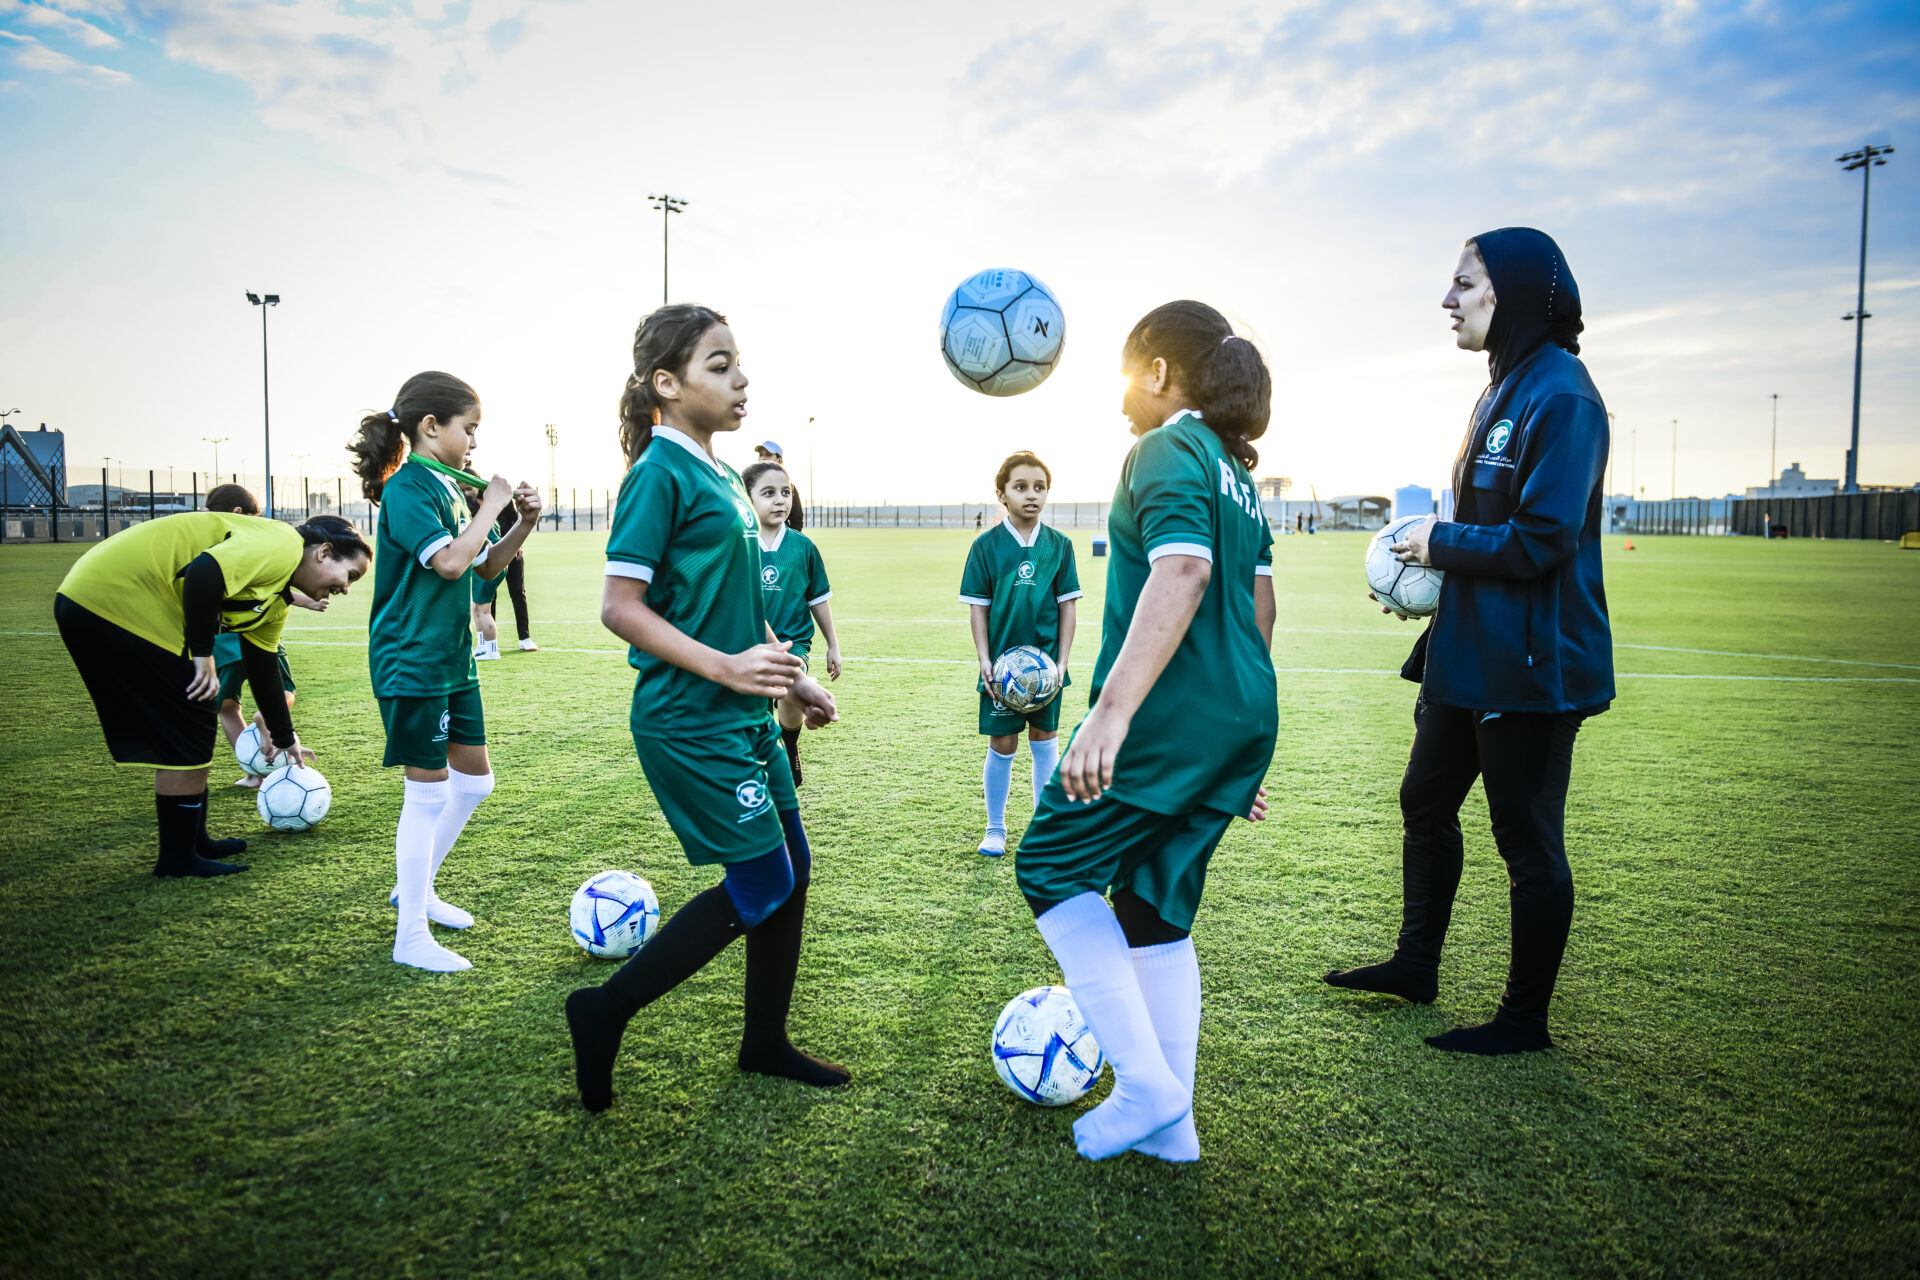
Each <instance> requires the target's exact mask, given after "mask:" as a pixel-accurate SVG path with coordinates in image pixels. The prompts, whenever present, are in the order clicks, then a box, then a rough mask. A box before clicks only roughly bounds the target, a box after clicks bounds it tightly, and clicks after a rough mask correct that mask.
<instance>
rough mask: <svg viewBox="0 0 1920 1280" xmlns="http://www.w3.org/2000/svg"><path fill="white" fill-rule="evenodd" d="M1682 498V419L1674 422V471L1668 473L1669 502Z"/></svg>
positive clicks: (1676, 419)
mask: <svg viewBox="0 0 1920 1280" xmlns="http://www.w3.org/2000/svg"><path fill="white" fill-rule="evenodd" d="M1679 496H1680V419H1678V418H1675V419H1674V420H1673V469H1672V470H1670V471H1669V472H1667V501H1668V502H1672V501H1673V500H1674V499H1675V498H1677V497H1679Z"/></svg>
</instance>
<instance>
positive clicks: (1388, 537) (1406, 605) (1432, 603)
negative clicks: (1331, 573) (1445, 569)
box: [1367, 516, 1446, 618]
mask: <svg viewBox="0 0 1920 1280" xmlns="http://www.w3.org/2000/svg"><path fill="white" fill-rule="evenodd" d="M1427 518H1428V517H1426V516H1401V517H1400V518H1399V519H1398V520H1394V521H1391V522H1389V523H1388V525H1387V527H1386V528H1384V529H1382V530H1381V531H1380V532H1378V533H1376V534H1374V535H1373V541H1371V542H1369V543H1368V544H1367V590H1369V591H1371V592H1373V594H1374V595H1375V596H1377V597H1379V600H1380V603H1381V604H1384V605H1386V606H1387V607H1388V608H1390V609H1397V610H1399V611H1400V612H1401V613H1404V614H1406V615H1407V616H1408V617H1409V618H1424V617H1426V616H1427V615H1429V614H1431V613H1432V612H1433V611H1434V610H1435V609H1438V608H1439V607H1440V580H1441V579H1442V578H1443V577H1445V576H1446V575H1445V574H1443V573H1441V572H1440V570H1438V569H1433V568H1429V567H1428V566H1426V565H1420V564H1401V563H1400V561H1399V559H1398V558H1397V557H1395V556H1394V554H1393V552H1391V551H1389V550H1387V548H1388V547H1389V546H1391V545H1392V544H1394V543H1396V542H1401V541H1403V540H1405V538H1406V534H1407V530H1408V529H1411V528H1412V527H1413V526H1414V525H1416V524H1419V523H1420V522H1421V521H1422V520H1425V519H1427Z"/></svg>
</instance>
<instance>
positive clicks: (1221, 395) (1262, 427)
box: [1120, 299, 1273, 471]
mask: <svg viewBox="0 0 1920 1280" xmlns="http://www.w3.org/2000/svg"><path fill="white" fill-rule="evenodd" d="M1156 356H1158V357H1159V358H1160V359H1162V360H1165V361H1166V362H1167V367H1168V368H1169V369H1172V370H1174V371H1175V373H1176V375H1177V376H1178V378H1179V381H1180V385H1181V386H1183V387H1185V388H1186V390H1187V393H1188V394H1189V395H1191V396H1192V397H1193V398H1194V400H1195V401H1197V402H1198V403H1199V406H1200V420H1201V421H1202V422H1204V423H1206V424H1207V427H1208V429H1210V430H1211V431H1212V432H1213V434H1215V435H1217V436H1219V437H1220V444H1221V446H1222V447H1223V448H1225V449H1226V451H1227V452H1228V453H1230V454H1232V455H1233V456H1234V457H1235V458H1238V459H1239V460H1240V462H1241V464H1242V465H1243V466H1245V467H1246V468H1247V470H1249V471H1251V470H1253V468H1254V466H1255V465H1256V464H1257V463H1258V462H1259V461H1260V455H1259V453H1258V452H1257V451H1255V449H1254V447H1253V441H1255V440H1258V439H1259V438H1260V437H1261V436H1263V435H1265V434H1266V432H1267V419H1268V417H1269V416H1270V415H1271V414H1272V412H1273V377H1272V375H1270V374H1269V373H1268V372H1267V362H1266V361H1265V360H1263V359H1261V358H1260V351H1259V349H1258V348H1256V347H1255V346H1254V345H1253V344H1252V343H1251V342H1248V341H1247V340H1246V339H1245V338H1241V337H1236V336H1234V332H1233V326H1232V325H1230V324H1228V323H1227V318H1226V317H1225V316H1223V315H1221V314H1220V313H1219V312H1218V311H1215V310H1214V309H1213V308H1212V307H1210V306H1208V305H1207V304H1206V303H1204V302H1194V301H1192V300H1190V299H1182V300H1181V301H1179V302H1168V303H1163V304H1162V305H1160V306H1157V307H1155V308H1154V309H1153V310H1151V311H1149V312H1147V314H1146V315H1144V316H1142V317H1141V318H1140V323H1138V324H1136V325H1134V326H1133V332H1132V333H1129V334H1128V335H1127V344H1126V346H1125V347H1123V348H1121V353H1120V360H1121V363H1122V364H1124V365H1125V366H1127V367H1128V368H1138V367H1140V366H1141V365H1144V364H1147V363H1149V362H1150V361H1152V360H1153V359H1154V357H1156Z"/></svg>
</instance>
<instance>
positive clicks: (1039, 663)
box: [993, 644, 1060, 716]
mask: <svg viewBox="0 0 1920 1280" xmlns="http://www.w3.org/2000/svg"><path fill="white" fill-rule="evenodd" d="M993 696H994V700H995V701H997V702H998V703H999V704H1000V705H1001V706H1003V707H1005V708H1007V709H1008V710H1009V711H1014V712H1017V713H1018V714H1020V715H1023V716H1024V715H1030V714H1032V713H1033V712H1035V711H1038V710H1040V708H1042V707H1044V706H1046V705H1047V704H1048V703H1049V702H1052V701H1053V700H1054V699H1055V698H1057V697H1059V696H1060V664H1059V663H1057V662H1055V661H1054V660H1053V659H1052V658H1050V657H1048V656H1047V655H1046V653H1044V652H1043V651H1041V650H1039V649H1036V648H1034V647H1033V646H1032V645H1030V644H1017V645H1015V646H1013V648H1011V649H1009V650H1007V651H1006V652H1005V653H1003V654H1001V655H1000V656H999V657H998V658H996V659H994V663H993Z"/></svg>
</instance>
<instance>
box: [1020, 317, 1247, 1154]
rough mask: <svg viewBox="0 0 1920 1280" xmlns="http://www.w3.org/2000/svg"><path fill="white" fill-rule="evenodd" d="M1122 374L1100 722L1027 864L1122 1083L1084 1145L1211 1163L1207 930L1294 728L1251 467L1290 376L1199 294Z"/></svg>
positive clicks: (1090, 722) (1079, 996) (1077, 992)
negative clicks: (1280, 719) (1279, 677)
mask: <svg viewBox="0 0 1920 1280" xmlns="http://www.w3.org/2000/svg"><path fill="white" fill-rule="evenodd" d="M1120 363H1121V372H1122V373H1123V374H1124V375H1125V376H1126V378H1127V391H1126V395H1125V400H1124V402H1123V407H1124V410H1125V412H1126V415H1127V418H1128V419H1129V420H1130V421H1131V423H1132V424H1133V432H1134V434H1135V435H1137V436H1139V437H1140V439H1139V442H1138V443H1137V444H1135V445H1134V447H1133V451H1132V452H1131V453H1129V454H1128V455H1127V460H1126V463H1125V464H1124V466H1123V467H1122V468H1121V472H1120V484H1119V486H1118V488H1117V489H1116V490H1115V491H1114V496H1113V509H1112V513H1111V516H1110V518H1109V521H1108V531H1109V538H1110V542H1111V546H1112V553H1111V554H1112V558H1111V560H1110V562H1109V564H1108V567H1107V602H1106V618H1105V625H1104V629H1103V634H1102V637H1101V645H1100V658H1099V661H1098V662H1097V663H1096V664H1095V666H1094V669H1093V686H1092V693H1091V696H1090V699H1089V701H1090V703H1091V709H1090V710H1089V711H1088V713H1087V718H1086V719H1085V720H1082V721H1081V722H1080V727H1079V728H1078V729H1076V730H1075V731H1074V736H1073V741H1072V743H1071V744H1070V745H1069V746H1068V748H1067V754H1066V758H1065V759H1064V760H1062V761H1061V764H1060V771H1059V773H1058V774H1057V775H1056V776H1055V777H1054V779H1053V781H1052V782H1050V783H1048V784H1047V787H1046V790H1045V791H1044V792H1043V793H1042V795H1041V798H1040V808H1039V811H1038V812H1037V813H1035V814H1034V818H1033V824H1032V825H1031V826H1030V827H1028V828H1027V835H1026V838H1025V839H1024V840H1022V841H1021V843H1020V851H1019V854H1018V857H1017V861H1016V864H1015V866H1016V871H1017V875H1018V878H1019V881H1020V889H1021V892H1023V893H1024V894H1025V895H1026V897H1027V901H1028V903H1029V904H1030V905H1031V906H1032V908H1033V912H1034V915H1035V916H1036V917H1037V919H1038V923H1039V926H1040V933H1041V936H1042V937H1044V938H1045V939H1046V941H1047V945H1048V946H1049V947H1050V948H1052V950H1053V954H1054V957H1055V958H1056V959H1057V960H1059V962H1060V969H1061V972H1062V974H1063V975H1064V976H1065V978H1066V984H1067V986H1068V987H1069V988H1070V989H1071V990H1072V991H1073V995H1074V1000H1075V1001H1076V1003H1078V1005H1079V1006H1080V1009H1081V1012H1082V1013H1084V1014H1085V1015H1086V1019H1087V1025H1088V1026H1089V1027H1091V1028H1092V1029H1093V1033H1094V1035H1095V1036H1096V1037H1097V1038H1098V1039H1099V1041H1100V1048H1101V1050H1102V1051H1103V1052H1105V1054H1106V1056H1107V1059H1108V1061H1110V1062H1112V1063H1113V1071H1114V1088H1113V1092H1112V1093H1111V1094H1110V1095H1109V1096H1108V1098H1107V1100H1106V1101H1105V1102H1103V1103H1101V1104H1100V1105H1099V1106H1097V1107H1095V1108H1094V1109H1093V1110H1092V1111H1089V1112H1088V1113H1087V1114H1086V1115H1084V1116H1082V1117H1081V1118H1080V1119H1079V1120H1078V1121H1076V1122H1075V1124H1074V1126H1073V1132H1074V1141H1075V1143H1076V1145H1077V1146H1078V1148H1079V1151H1080V1154H1082V1155H1084V1156H1086V1157H1088V1158H1089V1159H1093V1160H1102V1159H1105V1158H1106V1157H1108V1156H1113V1155H1118V1154H1119V1153H1120V1152H1122V1151H1125V1150H1127V1149H1129V1148H1132V1149H1134V1150H1137V1151H1141V1152H1144V1153H1146V1154H1148V1155H1153V1156H1158V1157H1159V1158H1161V1159H1163V1160H1197V1159H1198V1158H1199V1156H1200V1142H1199V1138H1198V1136H1197V1135H1196V1133H1195V1131H1194V1127H1193V1116H1192V1108H1193V1077H1194V1067H1195V1055H1196V1050H1197V1047H1198V1045H1199V1037H1200V967H1199V962H1198V960H1197V959H1196V957H1195V954H1194V950H1193V940H1192V938H1191V937H1190V936H1189V932H1188V931H1189V930H1190V929H1191V928H1192V927H1193V918H1194V912H1195V909H1196V908H1197V907H1198V906H1199V901H1200V891H1201V888H1202V886H1203V885H1204V884H1205V881H1206V874H1207V861H1208V859H1209V858H1210V857H1211V856H1212V854H1213V850H1214V847H1215V846H1216V845H1218V844H1219V842H1220V837H1221V835H1222V834H1224V833H1225V831H1226V828H1227V824H1228V823H1229V822H1230V821H1232V819H1233V817H1234V816H1235V815H1245V816H1247V817H1248V818H1250V819H1254V820H1258V819H1261V818H1264V817H1265V816H1266V799H1265V798H1266V792H1265V791H1264V790H1263V789H1262V788H1261V785H1260V783H1261V780H1262V779H1263V778H1264V777H1265V776H1266V772H1267V768H1268V766H1269V765H1270V764H1271V763H1272V760H1273V744H1274V736H1275V730H1276V719H1277V716H1276V706H1275V689H1274V675H1273V659H1272V657H1271V654H1270V649H1271V642H1272V630H1273V611H1274V605H1273V577H1272V563H1273V561H1272V548H1273V534H1272V532H1271V530H1269V529H1268V527H1267V522H1266V519H1265V518H1264V517H1263V516H1262V514H1261V510H1260V504H1259V500H1258V498H1257V497H1256V496H1255V493H1254V488H1253V478H1252V476H1251V475H1250V473H1249V471H1248V468H1249V467H1250V466H1251V465H1252V464H1253V463H1254V462H1255V461H1256V459H1257V455H1256V454H1255V453H1254V451H1253V446H1252V444H1251V443H1250V441H1252V440H1255V439H1258V438H1259V437H1260V436H1261V435H1262V434H1263V433H1264V432H1265V431H1266V428H1267V414H1268V400H1269V398H1270V389H1271V382H1270V380H1269V378H1268V374H1267V368H1266V365H1265V363H1264V362H1263V361H1262V360H1261V358H1260V354H1259V352H1258V351H1256V350H1255V349H1254V347H1253V344H1252V343H1250V342H1248V341H1246V339H1244V338H1237V337H1234V336H1233V330H1232V329H1231V327H1230V326H1228V324H1227V322H1226V320H1225V319H1223V318H1222V317H1221V315H1220V313H1219V312H1217V311H1215V310H1214V309H1213V308H1212V307H1209V306H1206V305H1204V304H1202V303H1198V302H1170V303H1167V304H1166V305H1165V306H1162V307H1157V308H1155V309H1154V310H1153V311H1151V312H1149V313H1148V314H1147V316H1146V317H1145V318H1144V319H1142V320H1141V321H1140V323H1138V324H1137V325H1135V326H1134V328H1133V332H1132V333H1131V334H1130V335H1128V338H1127V342H1126V346H1125V348H1124V349H1123V350H1122V353H1121V362H1120ZM1109 889H1111V890H1112V891H1113V903H1112V905H1111V906H1109V905H1108V903H1107V901H1106V899H1105V898H1104V897H1103V896H1102V895H1103V894H1104V893H1106V892H1107V891H1108V890H1109Z"/></svg>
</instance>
